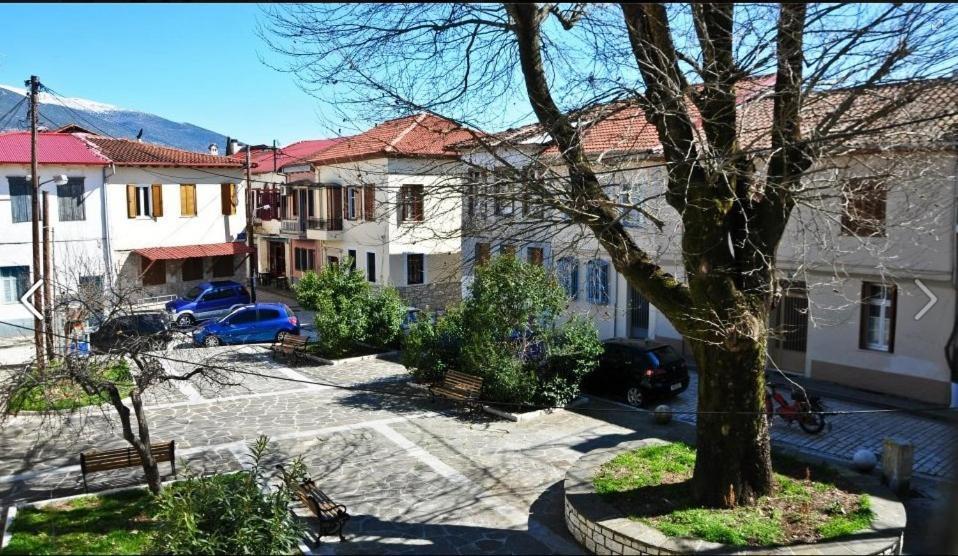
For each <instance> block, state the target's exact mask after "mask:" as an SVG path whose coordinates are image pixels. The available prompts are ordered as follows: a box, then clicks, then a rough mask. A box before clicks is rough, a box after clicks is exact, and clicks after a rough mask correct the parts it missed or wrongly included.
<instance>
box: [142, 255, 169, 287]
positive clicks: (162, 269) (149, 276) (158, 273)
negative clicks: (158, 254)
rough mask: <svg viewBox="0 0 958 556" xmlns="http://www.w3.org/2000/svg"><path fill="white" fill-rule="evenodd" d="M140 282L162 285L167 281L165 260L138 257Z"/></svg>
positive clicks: (145, 284) (147, 284) (148, 284)
mask: <svg viewBox="0 0 958 556" xmlns="http://www.w3.org/2000/svg"><path fill="white" fill-rule="evenodd" d="M140 282H141V283H142V284H143V285H144V286H162V285H163V284H166V282H167V276H166V260H165V259H157V260H151V259H148V258H146V257H142V256H141V257H140Z"/></svg>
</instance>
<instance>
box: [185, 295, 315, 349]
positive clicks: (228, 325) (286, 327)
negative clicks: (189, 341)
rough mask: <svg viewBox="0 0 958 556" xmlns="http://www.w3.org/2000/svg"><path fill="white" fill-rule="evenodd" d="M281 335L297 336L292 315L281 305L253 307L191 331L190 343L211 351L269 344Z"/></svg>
mask: <svg viewBox="0 0 958 556" xmlns="http://www.w3.org/2000/svg"><path fill="white" fill-rule="evenodd" d="M281 332H288V333H290V334H299V319H297V318H296V315H295V314H293V311H292V310H291V309H290V308H289V307H287V306H286V305H284V304H283V303H253V304H250V305H244V306H242V307H239V308H237V309H236V310H235V311H233V312H232V313H230V314H228V315H226V316H225V317H223V318H221V319H220V320H216V321H210V322H207V323H206V324H204V325H202V326H200V327H199V328H197V329H196V330H194V331H193V343H194V344H196V345H198V346H206V347H214V346H218V345H221V344H249V343H255V342H272V341H273V340H275V339H276V337H277V336H279V334H280V333H281Z"/></svg>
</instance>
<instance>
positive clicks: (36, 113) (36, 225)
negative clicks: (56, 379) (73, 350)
mask: <svg viewBox="0 0 958 556" xmlns="http://www.w3.org/2000/svg"><path fill="white" fill-rule="evenodd" d="M26 84H27V85H29V86H30V177H31V178H32V180H33V187H31V188H30V213H31V214H30V217H31V220H32V223H33V283H36V281H37V280H39V279H40V266H41V261H40V170H39V164H38V163H37V122H38V120H39V118H40V79H39V78H37V76H36V75H31V76H30V80H29V81H27V83H26ZM44 278H45V276H44ZM33 306H34V307H35V308H36V310H37V311H39V312H40V313H41V314H42V313H43V291H42V290H41V289H37V291H36V292H35V293H34V294H33ZM43 324H44V323H43V319H40V318H37V317H36V316H34V318H33V341H34V343H35V344H36V351H37V367H39V368H43V367H44V364H45V362H46V360H45V358H44V355H45V353H44V350H43V340H44V334H43Z"/></svg>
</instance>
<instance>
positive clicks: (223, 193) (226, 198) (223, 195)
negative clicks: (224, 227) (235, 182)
mask: <svg viewBox="0 0 958 556" xmlns="http://www.w3.org/2000/svg"><path fill="white" fill-rule="evenodd" d="M230 202H231V201H230V184H228V183H221V184H220V213H221V214H224V215H229V213H230Z"/></svg>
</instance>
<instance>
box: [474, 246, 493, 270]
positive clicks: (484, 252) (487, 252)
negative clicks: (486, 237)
mask: <svg viewBox="0 0 958 556" xmlns="http://www.w3.org/2000/svg"><path fill="white" fill-rule="evenodd" d="M491 253H492V248H491V246H490V245H489V244H488V243H477V244H476V257H475V261H476V264H477V265H480V264H486V263H487V262H489V259H490V257H491Z"/></svg>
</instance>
